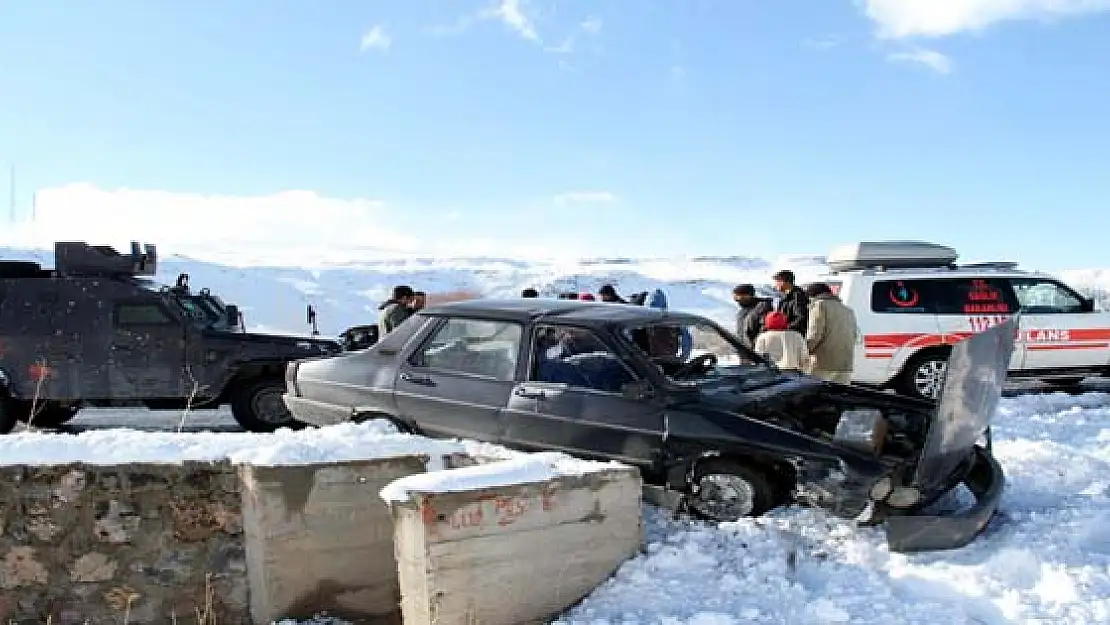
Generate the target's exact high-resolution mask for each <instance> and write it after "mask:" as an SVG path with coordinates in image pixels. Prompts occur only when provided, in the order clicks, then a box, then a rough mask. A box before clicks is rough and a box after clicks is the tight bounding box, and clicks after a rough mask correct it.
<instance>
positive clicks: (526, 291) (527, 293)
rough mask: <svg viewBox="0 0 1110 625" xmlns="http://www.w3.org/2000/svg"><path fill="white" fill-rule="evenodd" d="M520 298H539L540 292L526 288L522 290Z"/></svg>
mask: <svg viewBox="0 0 1110 625" xmlns="http://www.w3.org/2000/svg"><path fill="white" fill-rule="evenodd" d="M520 296H521V297H523V298H534V297H539V296H540V292H539V291H537V290H536V289H533V288H532V287H528V288H526V289H524V290H523V291H521V292H520Z"/></svg>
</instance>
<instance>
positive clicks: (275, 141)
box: [0, 0, 1110, 268]
mask: <svg viewBox="0 0 1110 625" xmlns="http://www.w3.org/2000/svg"><path fill="white" fill-rule="evenodd" d="M938 4H944V5H945V6H937V5H938ZM1081 5H1085V7H1086V8H1084V9H1083V10H1080V9H1077V8H1075V7H1079V6H1081ZM1042 6H1043V7H1046V8H1041V7H1042ZM1102 9H1107V10H1108V11H1110V0H1105V1H1104V0H1093V1H1092V0H1088V1H1087V2H1081V1H1080V0H1062V1H1060V0H1057V1H1055V2H1053V1H1050V0H994V1H986V0H960V1H958V2H957V1H955V0H953V1H952V2H948V3H937V2H927V1H924V0H858V1H853V0H824V1H821V2H817V1H814V0H806V1H803V0H775V1H774V2H769V1H766V0H764V1H760V2H756V1H754V0H731V1H729V0H716V1H714V0H684V1H679V0H653V1H651V2H627V1H619V2H618V1H616V0H596V1H587V0H565V1H562V2H555V1H551V0H548V1H543V2H541V1H540V0H532V1H531V2H527V1H525V0H519V2H512V1H511V0H488V1H487V0H480V1H470V0H440V1H430V0H428V1H424V0H405V1H404V2H401V1H392V2H387V1H386V0H378V1H355V0H346V1H333V2H308V1H305V0H301V1H292V0H267V1H266V2H264V3H263V2H259V1H258V0H219V1H217V0H191V1H190V2H167V1H158V0H82V1H81V2H73V1H71V0H37V1H36V2H15V1H7V2H0V162H4V163H8V162H11V161H15V162H17V171H18V185H17V190H18V191H19V196H20V198H19V201H20V206H21V207H22V210H26V207H27V206H29V204H30V194H31V192H32V190H35V189H39V190H42V189H48V188H52V187H59V186H63V185H66V184H70V183H77V182H86V183H90V184H92V185H95V186H96V187H99V188H101V189H106V190H113V189H116V188H119V187H128V188H132V189H156V190H163V191H168V192H174V193H194V194H201V195H209V194H230V195H242V196H259V195H267V194H272V193H277V192H280V191H284V190H289V189H307V190H312V191H315V192H316V193H317V194H319V195H320V196H324V197H334V198H373V199H377V200H382V201H384V202H385V203H386V205H387V207H388V208H387V209H386V211H385V212H384V213H381V214H376V215H375V216H374V219H375V220H378V221H379V223H382V224H383V227H384V225H385V224H388V229H391V230H396V231H400V232H403V233H406V234H411V235H415V236H419V237H421V239H422V240H424V241H426V242H427V243H428V245H429V246H430V249H434V248H435V246H436V245H437V244H439V243H442V242H444V241H452V240H454V239H459V238H474V237H482V238H487V239H488V238H494V239H503V240H505V241H511V242H514V243H515V244H517V245H529V244H531V243H532V242H535V241H544V242H546V243H548V244H551V243H552V242H555V243H556V244H560V243H558V242H560V241H565V242H566V245H567V246H574V247H575V249H584V250H587V251H591V252H594V253H596V254H598V255H615V254H633V255H676V254H750V255H756V256H774V255H777V254H779V253H824V252H825V251H827V249H828V248H829V247H831V246H832V245H835V244H838V243H842V242H850V241H857V240H872V239H891V238H915V239H927V240H937V241H940V242H944V243H948V244H951V245H955V246H957V247H958V248H959V249H960V250H961V251H962V252H963V254H964V255H965V256H966V257H968V258H972V257H974V258H976V259H997V258H1007V259H1018V260H1021V261H1023V262H1025V263H1027V264H1030V265H1035V266H1040V267H1045V268H1065V267H1086V266H1110V256H1108V255H1107V252H1106V237H1107V231H1108V229H1110V211H1108V209H1107V206H1108V200H1110V176H1108V175H1106V171H1107V168H1108V145H1110V115H1107V111H1110V81H1108V77H1110V12H1102ZM4 178H6V176H5V177H4ZM0 186H2V187H4V188H6V187H7V182H6V180H4V181H3V182H0ZM4 197H5V198H6V194H5V195H4ZM6 205H7V202H6V199H5V201H4V208H5V209H6V207H7V206H6ZM225 210H226V209H225ZM4 212H5V213H6V212H7V211H6V210H5V211H4ZM6 218H7V216H6V215H4V219H5V222H4V223H7V222H6ZM258 219H260V220H263V219H265V215H264V214H262V213H259V215H258ZM175 220H185V221H188V220H190V216H182V215H167V216H166V224H167V226H172V225H173V224H174V223H175ZM360 236H361V235H360ZM494 251H495V250H494Z"/></svg>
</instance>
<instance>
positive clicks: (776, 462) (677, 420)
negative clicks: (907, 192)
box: [284, 299, 1014, 551]
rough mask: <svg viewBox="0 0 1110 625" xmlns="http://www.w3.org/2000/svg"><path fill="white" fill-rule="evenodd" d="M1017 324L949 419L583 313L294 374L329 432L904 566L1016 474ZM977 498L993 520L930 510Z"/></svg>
mask: <svg viewBox="0 0 1110 625" xmlns="http://www.w3.org/2000/svg"><path fill="white" fill-rule="evenodd" d="M1013 347H1014V321H1012V320H1011V321H1008V322H1006V323H1003V324H1001V325H998V326H996V327H994V328H992V329H990V330H987V331H985V332H982V333H979V334H976V335H974V336H972V337H971V338H969V339H966V340H964V341H962V342H960V343H957V344H956V345H955V346H954V348H953V350H952V355H951V357H950V359H949V366H948V370H947V380H946V382H945V385H944V389H943V392H942V394H941V396H940V398H939V399H938V401H937V402H935V403H934V402H930V401H925V400H918V399H913V398H908V397H902V396H898V395H893V394H890V393H886V392H882V391H876V390H870V389H866V388H861V387H856V386H846V385H840V384H835V383H831V382H825V381H822V380H819V379H816V378H814V377H811V376H806V375H803V374H800V373H797V372H787V371H780V370H778V369H776V368H775V367H774V366H773V365H771V364H770V363H768V362H766V361H765V360H764V359H762V358H760V357H759V356H757V355H756V354H754V353H752V352H751V351H750V350H749V349H747V348H746V347H745V346H744V345H743V344H741V343H740V342H739V341H738V340H737V338H736V337H735V336H734V335H732V334H731V333H730V332H728V331H726V330H724V329H722V328H721V327H720V326H719V325H717V324H715V323H714V322H712V321H710V320H708V319H706V318H704V317H701V316H698V315H693V314H685V313H676V312H668V311H660V310H656V309H651V308H643V307H639V306H629V305H623V304H607V303H592V302H578V301H572V300H543V299H522V300H504V301H502V300H471V301H466V302H455V303H451V304H446V305H442V306H436V307H432V308H427V309H424V310H422V311H420V312H419V313H418V314H416V315H414V316H412V317H410V318H409V319H408V320H407V321H405V322H404V323H403V324H402V325H401V326H399V327H398V328H397V329H395V330H394V331H393V332H391V333H389V334H387V335H385V336H384V337H382V339H381V341H380V342H378V343H377V344H375V345H374V346H373V347H370V348H369V349H360V350H357V351H351V352H347V353H344V354H341V355H338V356H330V357H321V358H309V359H305V360H299V361H296V362H293V363H290V365H289V366H288V368H287V371H286V386H287V389H286V390H287V392H286V394H285V396H284V398H285V402H286V405H287V406H288V407H289V409H290V410H291V411H292V413H293V415H294V417H295V418H297V419H298V420H300V421H303V422H306V423H310V424H314V425H330V424H334V423H339V422H342V421H347V420H351V419H354V420H361V419H372V418H384V419H388V420H390V421H392V422H393V423H395V424H396V425H397V426H398V427H399V428H401V429H402V430H405V431H409V432H414V433H419V434H423V435H426V436H432V437H460V438H472V439H477V440H481V441H486V442H491V443H498V444H502V445H505V446H507V447H511V448H515V449H522V450H556V451H565V452H567V453H570V454H573V455H575V456H579V457H584V458H591V459H598V460H617V461H620V462H624V463H627V464H631V465H635V466H637V467H639V468H640V470H641V473H642V475H643V478H644V482H645V484H647V485H649V490H650V492H651V493H653V498H656V499H658V500H660V501H667V500H669V501H670V502H672V504H671V505H679V504H680V505H682V506H683V507H684V508H685V509H687V510H689V511H690V512H692V513H694V514H696V515H698V516H701V517H703V518H707V519H710V520H716V521H728V520H735V519H737V518H740V517H746V516H758V515H761V514H763V513H765V512H767V511H768V510H770V509H772V508H774V507H776V506H779V505H781V504H784V503H788V502H791V501H796V502H799V503H802V504H808V505H813V506H819V507H822V508H825V509H827V510H829V511H830V512H832V513H834V514H836V515H838V516H842V517H847V518H856V519H861V520H862V519H865V518H866V519H870V520H873V521H874V520H880V521H883V522H884V526H885V528H886V531H887V538H888V542H889V544H890V547H891V549H892V550H895V551H921V550H933V549H945V548H956V547H961V546H963V545H966V544H967V543H969V542H970V541H972V540H973V539H974V538H975V536H977V535H978V534H979V532H980V531H981V530H982V529H983V527H984V526H985V525H986V524H987V523H988V522H989V520H990V519H991V517H992V516H993V515H994V513H995V510H996V509H997V507H998V503H999V499H1000V496H1001V492H1002V487H1003V482H1004V476H1003V473H1002V469H1001V467H1000V466H999V464H998V463H997V462H996V461H995V459H994V458H993V457H992V455H991V453H990V428H989V424H990V419H991V416H992V415H993V414H994V411H995V408H996V406H997V404H998V401H999V398H1000V396H1001V390H1002V383H1003V380H1004V379H1005V376H1006V368H1007V363H1008V362H1009V360H1010V354H1011V352H1012V350H1013ZM961 483H963V484H965V485H966V486H967V487H968V489H969V490H970V491H971V492H972V493H973V494H974V495H975V496H976V503H975V504H974V505H973V506H971V507H970V508H968V509H964V510H962V511H960V512H956V513H950V514H944V515H939V514H938V515H930V514H926V513H925V512H924V510H925V509H926V508H927V507H929V506H930V505H931V504H932V503H934V502H935V501H937V500H938V499H939V498H940V497H941V496H942V495H944V494H946V493H948V492H950V491H952V490H953V489H954V488H956V487H957V486H958V485H960V484H961Z"/></svg>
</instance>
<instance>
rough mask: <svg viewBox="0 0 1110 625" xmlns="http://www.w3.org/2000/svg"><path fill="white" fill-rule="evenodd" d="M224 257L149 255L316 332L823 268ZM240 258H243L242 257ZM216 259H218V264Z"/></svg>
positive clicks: (1108, 302) (248, 312) (718, 285)
mask: <svg viewBox="0 0 1110 625" xmlns="http://www.w3.org/2000/svg"><path fill="white" fill-rule="evenodd" d="M0 258H5V259H17V260H34V261H37V262H40V263H43V264H44V266H53V251H52V250H38V249H16V248H3V247H0ZM232 262H233V261H232V260H230V259H229V260H227V261H224V263H217V262H212V261H207V260H198V259H193V258H188V257H184V256H172V255H167V256H165V257H163V258H160V259H159V276H158V277H159V279H160V280H161V281H163V282H166V283H170V284H172V283H173V281H174V280H175V279H176V277H177V275H178V274H179V273H187V274H189V277H190V284H191V285H192V286H193V288H194V289H199V288H202V287H208V288H209V289H211V290H212V292H213V293H216V294H218V295H220V296H221V297H223V299H224V300H225V301H228V302H231V303H236V304H239V306H240V308H241V309H242V310H243V313H244V315H245V318H246V322H247V325H248V326H249V327H250V328H251V329H254V330H259V331H272V332H283V333H284V332H289V333H296V334H301V333H306V332H308V330H309V328H308V326H307V323H306V314H305V307H306V306H307V305H308V304H312V305H313V306H315V308H316V310H317V313H318V324H319V328H320V332H321V333H322V334H324V335H327V336H333V335H335V334H338V333H339V332H341V331H342V330H343V329H344V328H347V327H349V326H351V325H356V324H360V323H367V322H375V321H377V318H378V311H377V307H378V305H379V304H380V303H381V302H382V301H383V300H384V299H385V298H386V297H387V296H388V293H389V291H390V289H391V288H392V287H393V285H395V284H408V285H411V286H412V287H413V288H415V289H418V290H424V291H427V292H428V293H429V294H430V295H431V296H432V297H433V298H434V297H435V296H437V295H439V296H445V295H446V296H450V295H458V294H462V295H467V296H475V295H482V296H508V297H515V296H516V295H518V294H519V293H520V291H521V289H523V288H525V287H535V288H536V289H538V290H539V291H540V293H541V294H550V295H553V294H555V293H558V292H562V291H577V292H585V291H589V292H596V291H597V289H598V288H599V287H600V286H601V285H602V284H605V283H612V284H614V285H615V286H616V287H617V290H618V291H620V292H622V293H634V292H638V291H645V290H651V289H655V288H662V289H664V290H665V291H666V292H667V294H668V298H669V299H670V301H671V305H672V306H673V307H675V308H679V309H682V310H687V311H690V312H695V313H698V314H703V315H706V316H708V317H710V318H713V319H715V320H717V321H719V322H722V323H725V324H727V325H731V319H732V317H733V315H734V312H735V305H734V304H733V303H732V287H733V286H735V285H736V284H739V283H742V282H749V283H752V284H755V285H757V286H760V287H763V288H766V289H769V288H770V284H769V283H770V280H771V274H773V273H774V272H775V271H777V270H779V269H792V270H793V271H794V272H795V273H796V274H797V275H798V279H799V280H800V281H802V282H804V281H806V280H810V279H813V278H814V277H816V276H818V275H820V274H821V273H822V272H824V271H825V266H824V257H822V256H781V257H779V258H777V259H774V260H765V259H760V258H749V257H744V256H727V257H715V256H700V257H690V258H685V259H628V258H596V259H583V260H579V261H574V262H534V261H523V260H513V259H505V258H488V257H471V258H420V257H408V258H399V259H396V260H364V261H359V262H357V263H349V264H344V265H336V264H326V265H325V264H320V265H317V266H316V267H307V268H298V267H288V266H283V267H277V266H265V265H253V266H252V265H249V264H246V263H244V262H235V263H234V264H232ZM249 262H250V261H249V259H248V260H247V263H249ZM225 263H226V264H225ZM1061 277H1063V278H1064V279H1065V280H1067V281H1069V282H1070V283H1071V284H1073V285H1074V286H1076V287H1080V288H1083V289H1084V290H1086V291H1087V292H1088V293H1093V294H1096V295H1102V296H1103V305H1104V306H1105V307H1108V308H1110V299H1106V298H1105V294H1106V292H1107V286H1110V269H1086V270H1075V271H1069V272H1064V273H1063V274H1062V275H1061Z"/></svg>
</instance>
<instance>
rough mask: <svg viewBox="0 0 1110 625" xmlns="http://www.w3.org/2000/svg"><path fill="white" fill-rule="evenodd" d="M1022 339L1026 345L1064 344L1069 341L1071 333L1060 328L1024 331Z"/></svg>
mask: <svg viewBox="0 0 1110 625" xmlns="http://www.w3.org/2000/svg"><path fill="white" fill-rule="evenodd" d="M1022 338H1024V339H1025V342H1027V343H1064V342H1067V341H1070V340H1071V331H1070V330H1067V329H1062V328H1051V329H1047V330H1026V331H1025V332H1023V333H1022Z"/></svg>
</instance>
